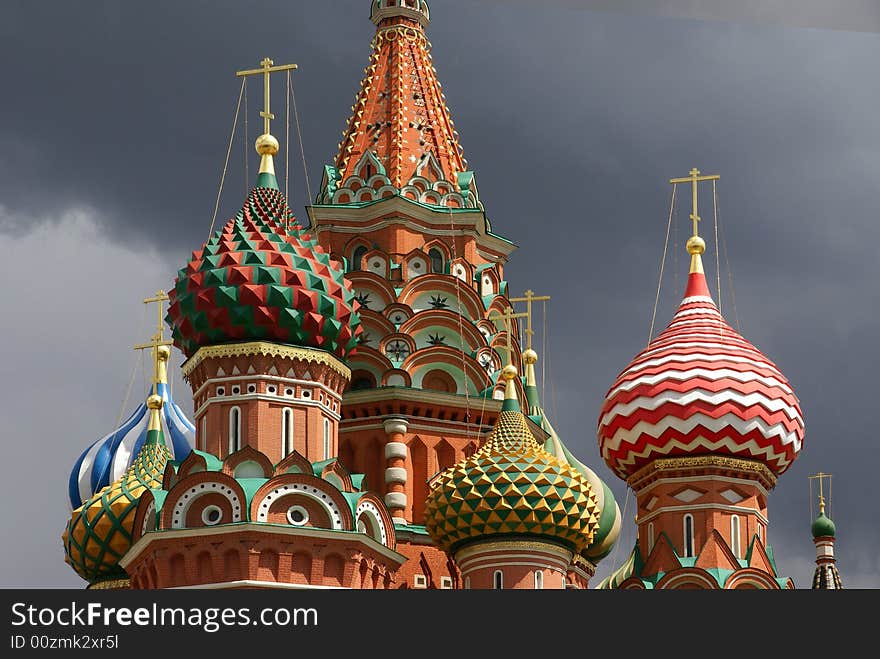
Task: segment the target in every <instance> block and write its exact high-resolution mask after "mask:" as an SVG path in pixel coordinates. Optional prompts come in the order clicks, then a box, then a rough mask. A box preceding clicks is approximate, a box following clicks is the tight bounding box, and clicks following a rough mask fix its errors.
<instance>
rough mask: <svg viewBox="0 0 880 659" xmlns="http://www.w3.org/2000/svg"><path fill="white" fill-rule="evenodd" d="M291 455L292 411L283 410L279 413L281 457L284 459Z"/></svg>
mask: <svg viewBox="0 0 880 659" xmlns="http://www.w3.org/2000/svg"><path fill="white" fill-rule="evenodd" d="M291 453H293V410H291V409H285V410H284V411H283V412H282V413H281V455H282V457H286V456H288V455H290V454H291Z"/></svg>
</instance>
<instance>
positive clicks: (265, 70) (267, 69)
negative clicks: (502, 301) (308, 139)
mask: <svg viewBox="0 0 880 659" xmlns="http://www.w3.org/2000/svg"><path fill="white" fill-rule="evenodd" d="M273 64H274V62H273V61H272V60H270V59H269V58H268V57H264V58H263V61H262V62H260V67H261V68H259V69H248V70H247V71H236V72H235V75H236V77H239V78H241V77H243V76H253V75H258V74H263V94H264V100H265V102H266V109H265V110H263V111H262V112H260V116H261V117H263V132H264V133H265V134H267V135H268V134H269V122H270V121H271V120H272V119H274V118H275V115H274V114H272V110H271V109H270V107H269V74H270V73H275V72H276V71H293V70H295V69H297V68H298V67H297V65H296V64H284V65H281V66H272V65H273Z"/></svg>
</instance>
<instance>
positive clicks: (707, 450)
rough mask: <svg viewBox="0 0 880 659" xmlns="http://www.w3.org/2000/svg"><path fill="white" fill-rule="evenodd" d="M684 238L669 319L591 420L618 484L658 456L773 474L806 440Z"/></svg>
mask: <svg viewBox="0 0 880 659" xmlns="http://www.w3.org/2000/svg"><path fill="white" fill-rule="evenodd" d="M704 250H705V243H704V242H703V240H702V239H701V238H700V237H699V236H696V235H695V236H693V237H692V238H690V239H689V240H688V252H689V253H690V254H691V257H692V258H691V272H690V275H689V277H688V284H687V289H686V291H685V294H684V299H683V300H682V302H681V305H680V306H679V308H678V311H677V312H676V314H675V316H673V318H672V322H671V323H670V324H669V326H668V327H667V328H666V329H665V330H664V331H663V332H661V333H660V334H659V335H658V336H657V337H656V338H655V339H653V340H652V341H651V342H650V343H649V344H648V346H647V347H646V348H645V349H644V350H643V351H642V352H641V353H639V354H638V355H637V356H636V357H635V359H633V361H632V362H631V363H630V365H629V366H627V367H626V369H625V370H624V371H623V372H622V373H621V374H620V375H619V376H618V377H617V380H616V381H615V382H614V384H613V385H612V387H611V389H610V390H609V391H608V394H607V396H606V398H605V402H604V404H603V405H602V411H601V413H600V415H599V428H598V436H599V448H600V450H601V452H602V457H603V458H604V459H605V462H606V463H607V464H608V466H609V467H611V469H612V470H613V471H614V472H615V473H617V474H618V475H619V476H620V477H621V478H624V479H625V478H627V477H628V476H630V475H632V474H633V473H635V472H636V471H637V470H638V469H639V468H641V467H643V466H645V465H647V464H648V463H650V462H651V461H652V460H655V459H657V458H669V457H676V456H694V455H708V454H711V455H722V456H732V457H737V458H746V459H751V460H757V461H759V462H762V463H763V464H765V465H766V466H767V467H768V468H769V469H770V470H771V471H772V472H773V473H774V474H776V475H777V476H778V475H779V474H781V473H782V472H784V471H785V470H786V469H788V467H789V466H790V465H791V463H792V462H793V461H794V460H795V458H796V457H797V455H798V453H799V452H800V450H801V445H802V443H803V439H804V421H803V416H802V414H801V409H800V405H799V403H798V399H797V397H796V396H795V394H794V391H793V390H792V388H791V385H790V384H789V383H788V380H786V378H785V376H784V375H782V373H781V372H780V371H779V369H778V368H777V367H776V365H775V364H774V363H773V362H771V361H770V360H769V359H768V358H767V357H765V356H764V355H763V354H762V353H761V352H760V351H759V350H758V349H757V348H756V347H755V346H753V345H752V344H751V343H749V342H748V341H747V340H746V339H744V338H743V337H742V336H741V335H740V334H739V333H738V332H736V331H735V330H734V329H733V328H732V327H730V325H728V324H727V322H726V321H725V320H724V318H723V317H722V316H721V313H720V312H719V311H718V308H717V307H716V306H715V302H714V301H713V300H712V297H711V295H710V293H709V287H708V285H707V284H706V276H705V274H704V272H703V265H702V261H701V258H700V255H701V254H702V253H703V251H704Z"/></svg>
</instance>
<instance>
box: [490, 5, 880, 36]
mask: <svg viewBox="0 0 880 659" xmlns="http://www.w3.org/2000/svg"><path fill="white" fill-rule="evenodd" d="M483 1H484V2H494V3H497V4H509V5H534V4H535V3H534V2H533V1H530V0H483ZM541 4H542V5H543V6H553V7H568V8H574V9H593V10H600V11H616V12H623V13H627V14H635V15H649V16H669V17H674V18H691V19H699V20H711V21H740V22H749V23H761V24H768V23H769V24H777V25H791V26H796V27H812V28H821V29H825V30H853V31H857V32H880V5H878V4H877V2H876V1H875V0H836V1H835V2H827V0H737V1H736V2H729V1H728V0H541Z"/></svg>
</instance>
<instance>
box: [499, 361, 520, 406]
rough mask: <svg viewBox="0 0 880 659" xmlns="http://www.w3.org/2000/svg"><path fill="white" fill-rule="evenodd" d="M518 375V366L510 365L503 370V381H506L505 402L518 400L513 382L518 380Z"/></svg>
mask: <svg viewBox="0 0 880 659" xmlns="http://www.w3.org/2000/svg"><path fill="white" fill-rule="evenodd" d="M518 375H519V373H518V372H517V370H516V366H514V365H513V364H508V365H507V366H505V367H504V368H502V369H501V379H502V380H504V381H505V385H504V400H517V395H516V387H515V386H514V385H513V381H514V380H516V377H517V376H518Z"/></svg>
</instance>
